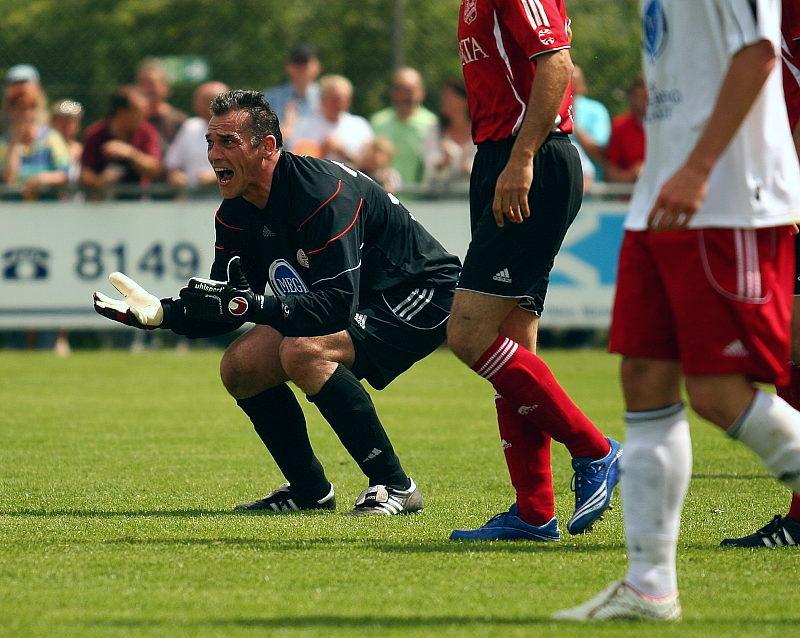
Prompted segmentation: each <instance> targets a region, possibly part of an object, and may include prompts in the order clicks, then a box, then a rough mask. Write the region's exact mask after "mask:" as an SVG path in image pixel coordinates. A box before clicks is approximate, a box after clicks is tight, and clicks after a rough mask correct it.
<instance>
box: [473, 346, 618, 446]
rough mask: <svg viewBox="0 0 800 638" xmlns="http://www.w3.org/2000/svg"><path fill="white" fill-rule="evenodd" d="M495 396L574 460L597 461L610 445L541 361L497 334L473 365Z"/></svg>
mask: <svg viewBox="0 0 800 638" xmlns="http://www.w3.org/2000/svg"><path fill="white" fill-rule="evenodd" d="M472 369H473V370H475V372H477V373H478V374H479V375H481V376H482V377H484V378H486V379H488V380H489V381H491V383H492V385H493V386H494V388H495V390H497V394H499V395H500V396H502V397H503V398H504V399H506V400H508V401H509V403H513V404H514V405H516V406H517V411H518V412H519V413H520V414H522V415H523V416H525V415H527V417H528V422H529V423H531V422H532V423H534V424H535V425H536V426H537V427H538V428H540V429H542V430H544V431H545V432H547V433H548V434H549V435H550V436H552V437H553V438H554V439H555V440H556V441H558V442H559V443H563V444H564V445H565V446H566V447H567V449H568V450H569V453H570V454H571V455H572V457H573V458H592V459H599V458H602V457H604V456H605V455H606V454H608V452H609V450H610V449H611V448H610V445H609V443H608V441H607V440H606V437H605V436H603V433H602V432H600V430H598V429H597V427H596V426H595V425H594V423H592V422H591V421H590V420H589V419H588V418H587V417H586V415H585V414H584V413H583V412H581V411H580V408H578V406H576V405H575V404H574V403H573V402H572V399H570V398H569V395H568V394H567V393H566V392H564V389H563V388H562V387H561V386H560V385H558V381H556V379H555V377H554V376H553V373H552V372H550V369H549V368H548V367H547V365H546V364H545V362H544V361H542V360H541V359H540V358H539V357H537V356H536V355H535V354H533V353H532V352H530V351H528V350H526V349H525V348H523V347H522V346H520V345H519V344H518V343H517V342H516V341H512V340H511V339H508V338H507V337H504V336H502V335H500V336H499V337H497V339H495V341H494V343H493V344H492V345H491V346H489V348H488V349H487V350H486V352H484V353H483V354H482V355H481V356H480V358H479V359H478V361H476V362H475V365H474V366H472Z"/></svg>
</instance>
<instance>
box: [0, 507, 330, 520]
mask: <svg viewBox="0 0 800 638" xmlns="http://www.w3.org/2000/svg"><path fill="white" fill-rule="evenodd" d="M326 515H330V512H315V511H309V512H292V513H286V514H284V513H281V514H280V516H281V517H286V516H304V517H305V516H326ZM0 516H19V517H23V518H24V517H43V518H48V517H56V516H75V517H79V518H120V517H131V518H175V517H186V518H217V517H226V516H235V517H254V516H263V517H265V518H271V517H273V516H275V514H270V513H267V512H264V513H257V512H235V511H234V510H232V509H224V510H201V509H185V510H126V511H107V510H68V509H59V510H47V509H41V508H39V509H20V510H9V511H2V510H0Z"/></svg>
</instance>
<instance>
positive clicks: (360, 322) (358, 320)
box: [353, 312, 367, 330]
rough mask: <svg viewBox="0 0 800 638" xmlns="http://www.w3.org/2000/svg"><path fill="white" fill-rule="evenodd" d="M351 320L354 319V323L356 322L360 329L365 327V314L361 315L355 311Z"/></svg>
mask: <svg viewBox="0 0 800 638" xmlns="http://www.w3.org/2000/svg"><path fill="white" fill-rule="evenodd" d="M353 321H355V322H356V324H358V327H359V328H361V329H362V330H364V329H366V327H367V316H366V315H362V314H361V313H360V312H357V313H356V314H355V316H354V317H353Z"/></svg>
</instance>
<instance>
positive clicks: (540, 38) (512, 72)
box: [458, 0, 572, 143]
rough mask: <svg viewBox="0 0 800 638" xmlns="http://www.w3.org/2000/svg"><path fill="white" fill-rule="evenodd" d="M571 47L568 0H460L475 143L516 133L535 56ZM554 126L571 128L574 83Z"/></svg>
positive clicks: (461, 42)
mask: <svg viewBox="0 0 800 638" xmlns="http://www.w3.org/2000/svg"><path fill="white" fill-rule="evenodd" d="M569 47H570V34H569V18H567V11H566V8H565V6H564V0H461V10H460V11H459V19H458V48H459V53H460V56H461V67H462V71H463V73H464V83H465V84H466V87H467V100H468V102H469V109H470V114H471V117H472V139H473V140H474V141H475V143H478V142H484V141H486V140H495V141H497V140H502V139H506V138H508V137H511V136H512V135H516V134H517V132H518V131H519V127H520V126H521V125H522V120H523V118H524V117H525V112H526V109H527V104H528V98H529V97H530V92H531V86H532V85H533V78H534V76H535V75H536V58H537V56H539V55H542V54H543V53H552V52H553V51H558V50H559V49H568V48H569ZM554 128H555V129H556V130H559V131H562V132H564V133H571V132H572V87H571V85H570V87H569V88H568V89H567V92H566V95H565V96H564V100H563V102H562V104H561V108H560V109H559V113H558V117H557V119H556V122H554Z"/></svg>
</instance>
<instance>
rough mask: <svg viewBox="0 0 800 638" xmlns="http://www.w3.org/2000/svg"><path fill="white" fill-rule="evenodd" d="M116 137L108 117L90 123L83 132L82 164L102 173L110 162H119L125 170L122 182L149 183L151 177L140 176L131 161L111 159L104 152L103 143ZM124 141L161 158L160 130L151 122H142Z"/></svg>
mask: <svg viewBox="0 0 800 638" xmlns="http://www.w3.org/2000/svg"><path fill="white" fill-rule="evenodd" d="M114 139H117V138H115V137H114V135H113V134H112V133H111V129H109V122H108V120H107V119H106V120H100V121H99V122H95V123H94V124H91V125H89V126H88V127H87V128H86V130H85V131H84V132H83V155H82V156H81V166H85V167H86V168H90V169H92V170H93V171H94V172H95V173H101V172H102V171H103V170H105V169H106V167H108V165H109V164H117V165H119V167H120V169H121V170H122V171H123V173H122V178H121V179H120V182H122V183H125V184H132V183H133V184H135V183H140V184H145V185H146V184H149V183H150V179H148V178H145V177H140V176H139V173H137V172H136V170H135V169H134V168H133V164H132V163H131V162H130V161H128V160H110V159H109V158H107V157H106V156H105V155H104V154H103V144H105V143H106V142H108V141H110V140H114ZM122 141H124V142H127V143H128V144H130V145H131V146H133V147H135V148H137V149H138V150H140V151H142V152H143V153H146V154H147V155H151V156H152V157H155V158H156V159H158V160H160V159H161V147H160V144H159V137H158V131H157V130H156V128H155V127H154V126H153V125H152V124H150V123H149V122H142V123H141V124H140V125H139V128H138V129H136V131H134V133H133V135H131V137H130V138H129V139H127V140H122Z"/></svg>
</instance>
